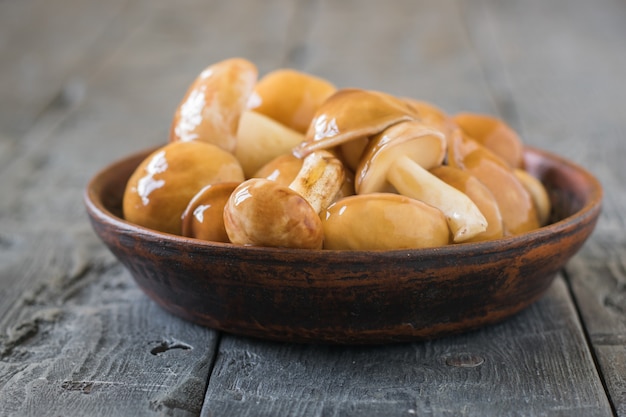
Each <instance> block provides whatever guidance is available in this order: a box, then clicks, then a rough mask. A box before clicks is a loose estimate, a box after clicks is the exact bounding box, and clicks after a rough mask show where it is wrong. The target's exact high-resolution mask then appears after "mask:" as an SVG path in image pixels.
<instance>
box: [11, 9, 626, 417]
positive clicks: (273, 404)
mask: <svg viewBox="0 0 626 417" xmlns="http://www.w3.org/2000/svg"><path fill="white" fill-rule="evenodd" d="M232 56H242V57H245V58H248V59H250V60H251V61H253V62H255V63H256V64H257V65H258V67H259V70H260V72H261V73H265V72H267V71H270V70H272V69H276V68H279V67H292V68H296V69H299V70H303V71H307V72H311V73H314V74H317V75H319V76H322V77H325V78H327V79H329V80H330V81H332V82H333V83H335V84H336V85H338V86H341V87H350V86H354V87H362V88H372V89H377V90H383V91H387V92H390V93H394V94H401V95H404V96H412V97H415V98H420V99H424V100H429V101H432V102H433V103H435V104H437V105H439V106H440V107H442V108H443V109H445V110H446V111H448V112H450V113H454V112H457V111H461V110H469V111H477V112H486V113H492V114H496V115H499V116H501V117H503V118H504V119H506V120H507V121H508V122H509V123H510V124H511V125H512V126H513V127H514V128H516V129H517V130H518V131H519V132H520V134H521V135H522V137H523V139H524V141H525V142H526V143H528V144H530V145H534V146H537V147H541V148H544V149H547V150H550V151H552V152H555V153H558V154H560V155H562V156H564V157H566V158H568V159H571V160H573V161H575V162H577V163H579V164H581V165H583V166H585V167H586V168H588V169H589V170H590V171H592V172H593V173H594V174H595V175H596V176H597V177H598V178H599V179H600V180H601V182H602V184H603V186H604V188H605V200H604V211H603V214H602V217H601V220H600V222H599V224H598V226H597V229H596V232H595V233H594V235H593V236H592V238H591V239H590V241H589V242H588V243H587V244H586V245H585V247H584V248H583V250H582V251H581V252H580V253H579V255H577V256H576V257H575V258H574V259H573V260H572V261H571V262H570V263H569V264H568V266H567V268H566V270H565V271H564V272H563V274H561V275H560V276H559V277H558V278H557V279H556V281H555V283H554V285H553V286H552V287H551V288H550V290H549V291H548V292H547V294H546V296H545V297H543V298H542V299H541V300H540V301H539V302H537V303H536V304H535V305H533V306H532V307H530V308H529V309H528V310H526V311H524V312H523V313H521V314H520V315H518V316H516V317H514V318H513V319H511V320H509V321H507V322H505V323H502V324H500V325H496V326H491V327H489V328H486V329H483V330H480V331H476V332H472V333H468V334H465V335H461V336H458V337H451V338H446V339H441V340H435V341H429V342H424V343H414V344H402V345H394V346H384V347H368V348H364V347H351V348H346V347H343V348H339V347H328V346H326V347H324V346H296V345H289V344H280V343H270V342H262V341H258V340H253V339H247V338H241V337H236V336H231V335H228V334H220V333H217V332H214V331H211V330H208V329H204V328H201V327H198V326H195V325H192V324H189V323H186V322H184V321H182V320H179V319H177V318H175V317H172V316H170V315H169V314H167V313H165V312H163V311H161V310H160V309H159V308H158V307H156V305H155V304H153V303H152V302H151V301H150V300H149V299H148V298H147V297H146V296H144V295H143V293H141V291H140V290H139V289H138V288H137V287H136V286H135V284H134V282H133V281H132V278H131V277H130V275H129V273H128V272H127V271H126V270H125V269H124V268H123V267H122V266H121V265H120V264H119V263H118V262H117V261H116V260H115V259H114V258H113V256H112V255H111V254H110V253H109V252H108V251H107V250H106V248H105V247H104V246H103V245H102V244H101V243H100V241H99V240H98V239H97V238H96V237H95V235H94V233H93V232H92V230H91V228H90V226H89V224H88V221H87V218H86V215H85V210H84V207H83V202H82V193H83V190H84V187H85V185H86V183H87V181H88V180H89V179H90V177H91V176H92V175H93V174H94V173H95V172H97V171H98V170H99V169H101V168H103V167H104V166H106V165H107V164H109V163H110V162H112V161H114V160H116V159H118V158H120V157H122V156H125V155H127V154H129V153H131V152H134V151H137V150H140V149H144V148H146V147H149V146H153V145H155V144H161V143H164V142H165V140H166V137H167V131H168V128H169V123H170V120H171V116H172V114H173V111H174V108H175V107H176V105H177V104H178V102H179V101H180V99H181V98H182V94H183V93H184V91H185V89H186V87H187V85H188V84H189V83H190V82H191V80H192V79H193V78H194V77H195V76H196V75H197V73H198V72H199V71H200V70H201V69H203V68H204V67H205V66H206V65H208V64H210V63H213V62H216V61H218V60H221V59H224V58H228V57H232ZM625 103H626V2H625V1H624V0H594V1H588V0H552V1H544V0H528V1H523V2H522V1H513V0H506V1H497V0H475V1H472V0H467V1H463V0H442V1H425V0H390V1H376V0H362V1H357V0H335V1H331V0H263V1H258V0H257V1H254V0H243V1H226V0H213V1H200V0H182V1H177V2H171V1H164V0H134V1H131V0H109V1H96V0H0V415H1V416H43V415H49V416H72V415H75V416H126V415H128V416H154V415H175V416H194V415H202V416H205V417H208V416H235V415H248V416H256V415H266V416H279V415H298V416H356V415H372V416H376V415H394V416H395V415H397V416H405V415H419V416H457V415H462V416H522V415H523V416H530V415H535V416H626V261H625V259H626V256H625V255H626V238H625V237H624V233H625V230H626V226H625V221H626V217H625V216H624V213H625V212H626V197H624V195H625V194H624V191H625V186H624V184H626V170H625V169H624V168H625V162H624V158H625V157H626V149H625V146H626V104H625Z"/></svg>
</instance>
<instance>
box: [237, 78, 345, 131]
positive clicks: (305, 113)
mask: <svg viewBox="0 0 626 417" xmlns="http://www.w3.org/2000/svg"><path fill="white" fill-rule="evenodd" d="M335 91H336V87H335V86H334V85H332V84H331V83H329V82H328V81H326V80H324V79H322V78H319V77H315V76H313V75H309V74H305V73H303V72H300V71H295V70H292V69H279V70H276V71H272V72H269V73H267V74H266V75H265V76H263V77H262V78H261V79H260V80H259V82H258V83H257V84H256V86H255V88H254V93H253V94H252V96H251V98H250V102H249V106H250V108H251V109H254V110H255V111H256V112H258V113H261V114H264V115H266V116H268V117H270V118H272V119H274V120H276V121H277V122H279V123H281V124H283V125H284V126H287V127H289V128H291V129H293V130H295V131H297V132H300V133H302V134H304V133H306V130H307V128H308V127H309V124H310V123H311V119H313V116H314V115H315V112H316V111H317V109H318V108H319V107H320V105H321V104H322V103H323V102H324V101H325V100H326V99H327V98H328V97H329V96H330V95H332V94H333V93H334V92H335Z"/></svg>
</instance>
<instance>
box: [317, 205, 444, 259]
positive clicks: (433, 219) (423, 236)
mask: <svg viewBox="0 0 626 417" xmlns="http://www.w3.org/2000/svg"><path fill="white" fill-rule="evenodd" d="M321 217H322V224H323V227H324V249H335V250H393V249H413V248H429V247H437V246H443V245H447V244H448V243H449V236H450V231H449V229H448V225H447V223H446V219H445V217H444V215H443V214H442V213H441V211H439V210H437V209H435V208H434V207H432V206H430V205H428V204H425V203H422V202H421V201H418V200H414V199H412V198H409V197H406V196H402V195H399V194H391V193H373V194H361V195H354V196H350V197H346V198H342V199H341V200H338V201H337V202H335V203H333V204H332V205H330V206H329V207H328V208H327V209H326V211H325V213H323V214H322V216H321Z"/></svg>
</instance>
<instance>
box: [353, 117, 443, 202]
mask: <svg viewBox="0 0 626 417" xmlns="http://www.w3.org/2000/svg"><path fill="white" fill-rule="evenodd" d="M445 155H446V139H445V136H444V134H443V133H442V132H440V131H438V130H435V129H433V128H431V127H429V126H427V125H425V124H423V123H422V122H420V121H410V122H402V123H397V124H395V125H393V126H391V127H389V128H387V129H385V130H384V131H382V132H381V133H379V134H378V135H376V136H375V137H373V138H372V139H371V140H370V143H369V145H368V147H367V148H366V149H365V151H364V153H363V156H362V158H361V162H360V164H359V166H358V167H357V169H356V172H355V190H356V192H357V194H367V193H374V192H392V191H394V188H393V186H392V185H391V184H390V183H389V182H388V181H387V171H388V169H389V166H390V165H391V164H393V163H394V161H395V160H396V159H397V158H398V157H399V156H408V157H409V158H410V159H411V160H413V161H415V162H416V163H417V164H418V165H420V166H421V167H423V168H424V169H427V170H428V169H431V168H434V167H436V166H438V165H441V163H442V161H443V160H444V158H445Z"/></svg>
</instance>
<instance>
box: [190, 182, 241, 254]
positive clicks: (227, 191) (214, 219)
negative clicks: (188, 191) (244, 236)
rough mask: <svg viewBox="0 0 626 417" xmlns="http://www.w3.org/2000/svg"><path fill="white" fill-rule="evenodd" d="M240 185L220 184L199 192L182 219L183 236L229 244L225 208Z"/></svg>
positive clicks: (211, 185)
mask: <svg viewBox="0 0 626 417" xmlns="http://www.w3.org/2000/svg"><path fill="white" fill-rule="evenodd" d="M238 185H239V183H238V182H220V183H217V184H209V185H207V186H205V187H204V188H202V189H201V190H200V191H198V193H197V194H196V195H195V196H193V198H192V199H191V201H190V202H189V204H188V205H187V208H186V209H185V211H184V212H183V215H182V217H181V219H182V235H183V236H187V237H193V238H196V239H202V240H209V241H212V242H229V240H228V235H227V234H226V229H225V228H224V216H223V213H224V206H225V205H226V202H227V201H228V198H229V197H230V195H231V194H232V193H233V191H234V190H235V188H237V186H238Z"/></svg>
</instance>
